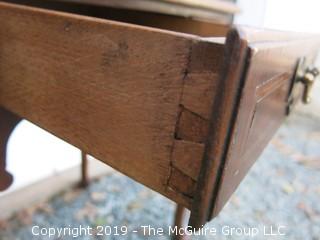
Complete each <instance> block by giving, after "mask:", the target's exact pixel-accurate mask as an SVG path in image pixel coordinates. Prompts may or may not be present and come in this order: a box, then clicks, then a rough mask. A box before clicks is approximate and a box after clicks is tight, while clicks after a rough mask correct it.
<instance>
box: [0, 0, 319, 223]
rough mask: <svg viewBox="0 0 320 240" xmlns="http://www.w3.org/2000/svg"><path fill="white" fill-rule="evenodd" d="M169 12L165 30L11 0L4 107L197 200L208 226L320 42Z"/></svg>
mask: <svg viewBox="0 0 320 240" xmlns="http://www.w3.org/2000/svg"><path fill="white" fill-rule="evenodd" d="M32 2H35V1H32ZM46 3H47V1H46ZM45 5H46V4H45ZM59 8H60V7H59ZM61 9H64V8H63V7H61ZM61 9H60V10H61ZM66 9H69V10H70V7H69V8H66ZM87 15H90V14H87ZM93 16H97V15H96V14H93ZM121 19H122V18H121ZM142 19H143V21H145V20H146V18H142ZM142 19H140V20H139V21H142ZM165 19H166V20H164V19H162V20H161V21H159V22H158V23H157V24H155V25H153V26H154V27H155V26H156V27H159V28H162V29H156V28H148V27H142V26H138V25H132V24H126V23H120V22H115V21H107V20H104V19H102V18H94V17H88V16H84V15H75V14H69V13H63V12H57V11H51V10H43V9H42V10H40V9H37V8H30V7H25V6H21V5H16V4H8V3H3V2H0V21H1V27H0V105H1V106H2V107H4V108H5V109H8V110H10V111H11V112H13V113H14V114H17V115H19V116H20V117H22V118H26V119H27V120H29V121H31V122H33V123H35V124H36V125H38V126H40V127H42V128H44V129H46V130H47V131H49V132H51V133H53V134H54V135H56V136H58V137H60V138H62V139H64V140H66V141H67V142H69V143H71V144H73V145H75V146H77V147H79V148H80V149H82V150H83V151H84V152H86V153H88V154H90V155H92V156H94V157H96V158H98V159H100V160H101V161H103V162H105V163H106V164H108V165H110V166H112V167H114V168H115V169H117V170H119V171H120V172H122V173H124V174H126V175H128V176H129V177H132V178H133V179H135V180H137V181H138V182H140V183H142V184H144V185H146V186H148V187H150V188H152V189H154V190H155V191H157V192H159V193H161V194H163V195H165V196H167V197H168V198H170V199H172V200H173V201H175V202H177V203H179V204H181V206H183V207H186V208H188V209H190V210H191V218H190V224H191V225H192V226H193V227H196V228H198V227H201V226H202V225H203V224H205V223H206V221H208V220H210V219H211V218H212V217H214V216H215V215H217V214H218V212H219V211H220V210H221V208H222V207H223V206H224V204H225V203H226V202H227V200H228V199H229V197H230V195H231V194H232V193H233V192H234V190H235V189H236V187H237V186H238V184H239V183H240V182H241V180H242V178H243V177H244V176H245V174H246V173H247V171H248V170H249V169H250V167H251V165H252V164H253V162H254V161H255V160H256V159H257V157H258V156H259V155H260V153H261V152H262V150H263V148H264V147H265V146H266V144H267V143H268V141H269V140H270V139H271V137H272V135H273V133H274V132H275V131H276V129H277V128H278V127H279V125H280V124H281V122H282V120H283V119H284V118H285V115H286V108H287V104H288V103H287V98H288V92H289V89H290V85H291V83H292V75H293V72H294V69H295V65H296V62H297V60H298V58H300V57H304V56H305V57H307V58H308V61H309V62H310V63H311V62H312V61H313V59H314V56H315V53H316V51H317V50H318V49H319V48H320V44H319V43H320V40H319V38H318V37H314V36H309V35H305V34H300V35H299V34H298V35H297V34H287V33H281V32H269V31H262V30H255V29H241V28H235V29H233V30H231V31H230V32H229V34H228V36H227V40H226V43H224V40H223V39H221V38H219V39H217V38H203V37H200V36H210V33H211V32H210V31H208V27H209V26H210V25H205V26H206V27H205V28H204V29H205V30H204V31H202V30H203V29H201V30H200V31H196V30H195V29H196V27H195V25H193V24H191V25H190V22H189V21H188V20H186V25H183V20H181V19H180V20H177V21H173V22H172V24H173V25H174V27H173V28H171V30H177V29H179V28H180V27H181V29H182V30H181V32H172V31H166V30H163V29H169V28H170V27H169V26H170V24H169V23H170V21H169V20H168V18H165ZM139 21H138V22H139ZM135 23H137V22H135ZM145 25H147V24H145ZM182 26H184V27H182ZM190 26H193V27H194V28H193V29H192V31H188V27H190ZM196 26H197V25H196ZM191 28H192V27H191ZM213 29H214V30H213V31H216V30H217V31H218V30H219V29H220V30H221V29H224V31H225V30H226V29H227V28H226V27H221V28H213ZM220 30H219V31H220ZM182 32H183V33H182ZM191 32H192V33H197V34H198V35H190V34H185V33H191ZM220 35H221V32H219V33H217V34H213V35H212V36H220ZM2 169H4V167H2Z"/></svg>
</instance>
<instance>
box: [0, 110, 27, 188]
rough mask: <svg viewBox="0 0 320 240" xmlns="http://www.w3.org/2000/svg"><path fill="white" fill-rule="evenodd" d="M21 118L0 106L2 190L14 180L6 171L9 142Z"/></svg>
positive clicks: (0, 176)
mask: <svg viewBox="0 0 320 240" xmlns="http://www.w3.org/2000/svg"><path fill="white" fill-rule="evenodd" d="M21 120H22V119H21V118H20V117H18V116H17V115H15V114H13V113H11V112H9V111H7V110H6V109H4V108H2V107H0V191H4V190H6V189H7V188H8V187H9V186H10V185H11V184H12V182H13V177H12V175H11V174H10V173H9V172H7V171H6V160H7V159H6V156H7V143H8V140H9V137H10V135H11V133H12V131H13V130H14V128H15V127H16V126H17V124H18V123H19V122H20V121H21Z"/></svg>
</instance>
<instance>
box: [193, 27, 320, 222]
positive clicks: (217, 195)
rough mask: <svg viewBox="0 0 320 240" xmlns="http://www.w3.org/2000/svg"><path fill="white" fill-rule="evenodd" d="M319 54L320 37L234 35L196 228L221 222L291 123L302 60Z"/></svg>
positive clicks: (223, 73)
mask: <svg viewBox="0 0 320 240" xmlns="http://www.w3.org/2000/svg"><path fill="white" fill-rule="evenodd" d="M319 49H320V38H319V36H311V35H307V34H291V33H283V32H271V31H263V30H257V29H244V28H242V29H241V28H238V29H235V30H233V31H231V32H230V34H229V35H228V37H227V42H226V53H225V54H226V55H225V60H224V65H223V67H222V71H221V76H220V77H221V78H220V82H219V83H218V85H217V88H218V89H220V90H219V91H217V92H216V94H215V105H214V106H213V112H212V115H211V121H210V124H211V125H210V127H209V136H208V139H207V142H206V146H205V154H204V158H203V162H202V168H201V170H200V171H201V172H200V175H199V179H198V182H197V190H196V194H195V199H194V201H193V208H192V209H191V219H190V224H191V225H192V226H193V227H196V228H197V227H201V226H202V225H203V224H205V223H206V221H209V220H210V219H211V218H212V217H214V216H216V215H217V214H218V213H219V212H220V210H221V209H222V207H223V206H224V205H225V204H226V202H227V201H228V199H229V198H230V196H231V194H232V193H233V192H234V191H235V190H236V188H237V186H238V185H239V184H240V182H241V180H242V179H243V177H244V176H245V175H246V173H247V172H248V170H249V169H250V167H251V166H252V164H253V163H254V162H255V161H256V160H257V158H258V157H259V155H260V154H261V152H262V151H263V149H264V148H265V146H266V145H267V143H268V142H269V140H270V139H271V138H272V136H273V134H274V133H275V131H276V130H277V129H278V127H279V126H280V124H281V123H282V122H283V120H284V118H285V117H286V114H287V107H288V96H289V89H290V88H291V84H292V79H293V74H294V71H295V67H296V64H297V62H298V59H299V58H301V57H306V58H307V61H308V62H309V64H310V65H311V64H312V62H313V61H314V59H315V56H316V54H317V53H318V51H319ZM299 87H300V91H301V89H302V88H301V86H299ZM297 96H299V94H298V95H297ZM261 187H263V186H261Z"/></svg>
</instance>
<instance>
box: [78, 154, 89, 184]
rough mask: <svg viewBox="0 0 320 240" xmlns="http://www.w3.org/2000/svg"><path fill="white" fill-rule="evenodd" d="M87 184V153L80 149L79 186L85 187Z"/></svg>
mask: <svg viewBox="0 0 320 240" xmlns="http://www.w3.org/2000/svg"><path fill="white" fill-rule="evenodd" d="M88 185H89V177H88V156H87V153H86V152H84V151H81V182H80V186H81V187H87V186H88Z"/></svg>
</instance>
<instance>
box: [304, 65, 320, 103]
mask: <svg viewBox="0 0 320 240" xmlns="http://www.w3.org/2000/svg"><path fill="white" fill-rule="evenodd" d="M319 73H320V72H319V69H318V68H316V67H313V68H308V69H307V70H306V72H305V74H304V75H303V77H302V78H301V79H300V81H301V82H302V83H303V84H304V85H305V87H304V92H303V97H302V100H303V103H305V104H307V103H310V101H311V91H312V87H313V85H314V82H315V80H316V79H317V77H318V76H319Z"/></svg>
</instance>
